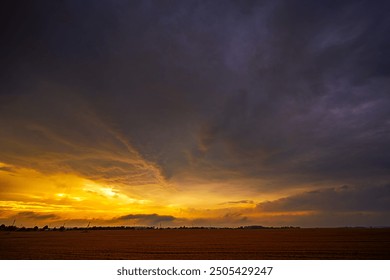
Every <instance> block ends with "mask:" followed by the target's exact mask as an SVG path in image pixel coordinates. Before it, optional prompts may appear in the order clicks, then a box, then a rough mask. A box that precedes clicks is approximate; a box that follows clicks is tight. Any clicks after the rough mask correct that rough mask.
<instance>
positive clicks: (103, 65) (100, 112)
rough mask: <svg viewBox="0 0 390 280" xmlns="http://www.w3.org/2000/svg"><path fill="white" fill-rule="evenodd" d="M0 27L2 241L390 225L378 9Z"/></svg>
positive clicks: (202, 7)
mask: <svg viewBox="0 0 390 280" xmlns="http://www.w3.org/2000/svg"><path fill="white" fill-rule="evenodd" d="M0 10H1V12H0V13H1V16H0V21H1V26H2V36H1V37H2V43H1V46H0V48H1V52H0V56H1V60H0V61H1V75H0V224H2V223H4V224H6V225H9V224H12V223H13V221H14V220H15V221H16V222H15V225H17V226H35V225H38V226H39V227H41V226H44V225H50V226H51V227H54V226H57V227H58V226H61V225H63V224H64V223H65V224H66V225H67V226H86V225H87V224H88V223H89V222H91V226H99V225H125V226H134V225H137V226H141V225H147V226H159V225H160V224H161V225H162V226H234V227H235V226H242V225H243V226H245V225H264V226H290V225H291V226H302V227H323V226H324V227H330V226H390V222H389V221H390V35H389V34H390V17H389V14H390V4H389V2H388V1H311V0H310V1H309V0H307V1H279V0H272V1H119V0H117V1H96V0H94V1H92V0H91V1H77V0H74V1H6V2H4V3H2V7H1V9H0Z"/></svg>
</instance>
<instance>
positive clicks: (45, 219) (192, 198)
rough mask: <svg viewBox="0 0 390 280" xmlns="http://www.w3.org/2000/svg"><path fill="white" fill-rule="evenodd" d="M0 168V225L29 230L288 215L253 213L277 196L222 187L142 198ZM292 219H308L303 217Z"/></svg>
mask: <svg viewBox="0 0 390 280" xmlns="http://www.w3.org/2000/svg"><path fill="white" fill-rule="evenodd" d="M0 167H1V169H0V184H1V185H2V188H1V190H0V195H1V199H0V200H1V211H0V221H2V223H10V222H11V221H12V220H18V223H20V224H23V225H26V226H30V225H35V224H52V225H60V224H62V223H64V222H67V223H68V224H70V225H72V224H73V225H76V226H79V225H84V224H85V223H86V221H91V220H93V221H94V222H95V224H99V225H123V224H124V225H135V224H140V225H141V224H143V223H145V221H143V220H142V218H150V217H154V216H153V215H157V216H158V217H160V216H162V217H166V216H167V217H172V218H168V223H169V224H172V225H173V226H175V225H186V224H187V225H188V224H189V223H191V224H193V221H196V222H197V223H198V224H207V225H208V224H211V223H213V224H221V225H230V224H236V225H241V224H242V223H245V220H244V219H243V218H242V217H243V215H245V216H247V217H249V218H252V219H253V220H256V219H258V218H266V219H268V218H271V219H272V217H280V216H283V215H285V214H286V213H260V212H258V211H255V210H256V205H257V203H259V202H261V201H264V200H270V199H274V198H275V195H272V194H270V195H268V196H267V197H266V198H267V199H264V197H263V198H262V199H261V198H259V197H254V196H253V195H251V194H250V193H249V194H248V193H245V191H244V190H243V191H242V192H241V193H239V192H235V193H234V192H230V193H228V192H226V194H225V195H221V191H219V192H218V190H223V187H224V186H222V185H221V183H218V184H217V183H216V184H205V185H203V186H202V185H197V187H196V188H183V189H182V190H177V188H166V189H164V188H161V191H160V192H151V193H148V192H147V191H145V195H144V196H141V195H140V193H142V190H143V189H144V188H147V187H148V186H142V185H141V186H140V185H138V186H137V185H131V184H129V185H113V184H110V183H106V182H102V181H97V180H92V179H88V178H84V177H82V176H80V175H77V174H68V173H56V174H44V173H41V172H38V171H36V170H33V169H29V168H22V167H16V166H12V165H8V164H5V163H0ZM227 188H228V187H227ZM222 193H223V191H222ZM243 197H244V199H243ZM245 198H247V199H246V200H245ZM249 198H250V199H251V200H249ZM289 214H291V215H307V213H303V212H299V213H289ZM127 215H130V218H129V219H128V220H126V219H125V218H122V217H126V216H127ZM131 215H134V217H133V216H131ZM169 219H170V220H169ZM153 221H154V220H153ZM153 221H147V223H149V224H150V223H153ZM240 223H241V224H240Z"/></svg>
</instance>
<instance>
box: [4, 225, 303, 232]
mask: <svg viewBox="0 0 390 280" xmlns="http://www.w3.org/2000/svg"><path fill="white" fill-rule="evenodd" d="M297 228H299V227H292V226H285V227H264V226H259V225H252V226H240V227H186V226H181V227H164V228H161V227H154V226H93V227H89V226H88V227H65V226H64V225H63V226H60V227H58V228H57V227H53V228H49V226H48V225H45V226H44V227H42V228H39V227H38V226H34V227H24V226H22V227H17V226H14V225H9V226H6V225H5V224H2V225H0V231H65V230H82V231H89V230H141V229H142V230H145V229H146V230H156V229H158V230H170V229H180V230H188V229H192V230H193V229H237V230H240V229H297Z"/></svg>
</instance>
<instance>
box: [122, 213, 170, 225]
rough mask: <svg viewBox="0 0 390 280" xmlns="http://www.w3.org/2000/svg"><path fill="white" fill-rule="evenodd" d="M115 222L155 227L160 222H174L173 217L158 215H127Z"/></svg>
mask: <svg viewBox="0 0 390 280" xmlns="http://www.w3.org/2000/svg"><path fill="white" fill-rule="evenodd" d="M115 220H117V221H122V222H124V221H133V222H137V223H138V224H147V225H157V224H158V223H162V222H173V221H175V220H176V218H175V217H174V216H169V215H158V214H129V215H125V216H121V217H119V218H117V219H115Z"/></svg>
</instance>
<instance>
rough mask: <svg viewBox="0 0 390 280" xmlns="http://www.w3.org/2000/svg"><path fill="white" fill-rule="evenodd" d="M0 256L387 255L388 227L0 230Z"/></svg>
mask: <svg viewBox="0 0 390 280" xmlns="http://www.w3.org/2000/svg"><path fill="white" fill-rule="evenodd" d="M0 259H244V260H245V259H390V229H353V228H343V229H341V228H340V229H259V230H254V229H251V230H237V229H186V230H180V229H169V230H168V229H166V230H96V231H88V232H83V231H64V232H59V231H39V232H0Z"/></svg>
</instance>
